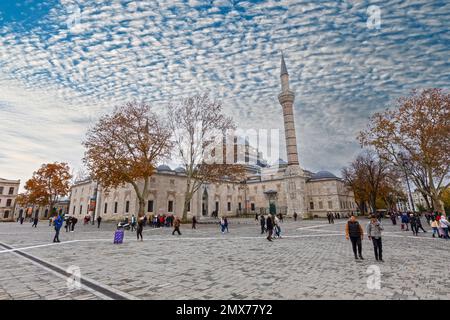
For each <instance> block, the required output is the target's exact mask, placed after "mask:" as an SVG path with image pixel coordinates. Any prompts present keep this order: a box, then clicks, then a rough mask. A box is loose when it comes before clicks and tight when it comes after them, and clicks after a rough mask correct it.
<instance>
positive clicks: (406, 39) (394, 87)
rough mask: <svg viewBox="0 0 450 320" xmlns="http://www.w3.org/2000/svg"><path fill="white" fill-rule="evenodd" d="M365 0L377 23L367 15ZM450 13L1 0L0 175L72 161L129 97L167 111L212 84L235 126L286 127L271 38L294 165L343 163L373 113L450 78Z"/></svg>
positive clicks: (443, 9)
mask: <svg viewBox="0 0 450 320" xmlns="http://www.w3.org/2000/svg"><path fill="white" fill-rule="evenodd" d="M371 5H377V6H379V8H380V9H381V26H380V28H379V29H373V28H372V29H370V28H368V27H367V24H366V22H367V19H368V14H367V9H368V7H369V6H371ZM449 16H450V3H449V2H448V1H426V0H422V1H419V0H415V1H407V2H406V1H320V2H317V1H309V2H308V1H287V0H286V1H284V0H281V1H276V0H271V1H256V0H252V1H250V0H247V1H234V0H233V1H229V0H218V1H200V0H189V1H187V0H186V1H180V0H177V1H173V0H171V1H128V0H127V1H125V0H109V1H105V0H77V1H75V0H61V1H56V0H46V1H37V0H36V1H33V0H22V1H19V0H18V1H2V2H1V4H0V129H1V131H2V139H1V140H0V141H1V142H0V176H2V177H6V178H21V179H26V178H28V177H29V175H30V174H31V173H32V171H33V170H34V169H35V168H37V166H39V165H40V164H41V163H42V162H46V161H55V160H58V161H68V162H69V163H70V164H71V165H72V166H74V167H77V166H79V165H80V159H81V157H82V154H83V149H82V147H81V144H80V142H81V140H82V139H83V136H84V133H85V131H86V129H87V127H88V126H89V125H90V124H92V123H93V122H94V121H95V120H96V119H97V117H98V116H99V115H101V114H103V113H105V112H109V111H111V110H112V108H113V107H114V106H115V105H118V104H121V103H124V102H126V101H128V100H134V99H138V100H146V101H148V102H150V103H152V104H153V105H154V106H155V108H156V109H157V110H158V112H161V113H164V106H165V105H166V103H167V102H168V101H169V100H171V99H177V98H180V97H184V96H187V95H190V94H193V93H196V92H200V91H203V90H210V91H211V92H212V93H213V95H216V96H217V97H218V98H220V99H222V101H223V102H224V105H225V107H226V112H227V113H228V114H230V115H232V116H233V117H234V118H235V120H236V122H237V123H238V125H239V126H240V127H241V128H256V129H258V128H279V129H283V124H282V116H281V108H280V106H279V104H278V101H277V94H278V91H279V61H280V51H281V50H283V51H284V53H285V55H286V61H287V65H288V71H289V73H290V76H291V86H292V88H293V89H294V91H295V92H296V101H295V113H296V125H297V135H298V142H299V151H300V161H301V164H302V166H303V167H305V168H307V169H309V170H320V169H328V170H330V171H333V172H334V173H337V174H339V170H340V168H341V167H342V166H344V165H346V164H347V163H348V161H349V160H350V159H351V158H352V157H353V156H354V155H355V154H356V153H357V152H359V146H358V145H357V143H356V141H355V135H356V133H357V132H358V131H359V130H360V129H361V128H362V127H364V125H365V123H366V121H367V118H368V116H369V115H370V114H371V113H373V112H375V111H379V110H382V109H384V108H385V107H386V106H387V105H388V104H389V103H390V102H392V101H393V100H394V99H395V98H397V97H399V96H401V95H406V94H408V93H409V91H410V90H411V89H413V88H421V87H442V88H448V87H449V83H450V63H449V54H448V53H449V52H450V33H449V30H450V22H449V21H450V19H448V17H449ZM281 138H283V132H281ZM280 147H281V148H282V149H281V150H282V151H281V152H282V154H284V149H283V142H282V140H281V145H280Z"/></svg>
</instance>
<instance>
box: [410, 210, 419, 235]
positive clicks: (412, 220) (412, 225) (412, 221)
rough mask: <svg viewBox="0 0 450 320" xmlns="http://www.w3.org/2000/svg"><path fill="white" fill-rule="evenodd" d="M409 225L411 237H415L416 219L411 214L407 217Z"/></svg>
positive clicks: (416, 231)
mask: <svg viewBox="0 0 450 320" xmlns="http://www.w3.org/2000/svg"><path fill="white" fill-rule="evenodd" d="M409 224H410V225H411V230H412V232H413V235H415V236H417V234H418V233H419V227H418V226H417V217H416V216H414V215H413V214H412V213H411V214H410V215H409Z"/></svg>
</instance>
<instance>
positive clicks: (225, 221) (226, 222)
mask: <svg viewBox="0 0 450 320" xmlns="http://www.w3.org/2000/svg"><path fill="white" fill-rule="evenodd" d="M223 226H224V230H227V233H229V232H230V230H228V219H227V217H225V218H223Z"/></svg>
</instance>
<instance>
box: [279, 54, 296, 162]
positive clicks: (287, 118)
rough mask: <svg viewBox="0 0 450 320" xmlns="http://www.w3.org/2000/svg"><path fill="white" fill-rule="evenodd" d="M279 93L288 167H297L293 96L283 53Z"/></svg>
mask: <svg viewBox="0 0 450 320" xmlns="http://www.w3.org/2000/svg"><path fill="white" fill-rule="evenodd" d="M280 78H281V92H280V94H279V95H278V101H279V102H280V104H281V106H282V108H283V120H284V133H285V138H286V152H287V158H288V167H289V166H298V165H299V162H298V152H297V137H296V135H295V122H294V111H293V104H294V99H295V94H294V92H293V91H291V90H290V89H289V74H288V72H287V68H286V62H285V61H284V55H283V52H282V53H281V72H280Z"/></svg>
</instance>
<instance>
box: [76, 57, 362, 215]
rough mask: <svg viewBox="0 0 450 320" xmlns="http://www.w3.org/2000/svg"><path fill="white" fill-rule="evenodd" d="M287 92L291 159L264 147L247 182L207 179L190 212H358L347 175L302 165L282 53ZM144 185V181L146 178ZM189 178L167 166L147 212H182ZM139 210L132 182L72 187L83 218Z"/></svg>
mask: <svg viewBox="0 0 450 320" xmlns="http://www.w3.org/2000/svg"><path fill="white" fill-rule="evenodd" d="M280 80H281V92H280V94H279V95H278V101H279V103H280V105H281V108H282V113H283V120H284V129H285V139H286V153H287V162H285V161H283V160H281V159H280V160H279V161H278V162H277V163H275V164H273V165H272V166H269V165H267V164H266V163H265V162H264V161H263V160H262V159H261V156H260V154H259V153H258V151H257V150H256V151H255V150H252V151H251V152H250V153H249V154H251V156H249V157H247V155H246V158H257V159H258V161H255V163H256V164H246V169H247V177H246V179H245V181H243V182H241V183H232V182H230V181H226V180H224V181H222V182H221V183H213V184H205V185H202V186H201V187H200V189H199V190H198V191H197V192H196V193H195V195H194V197H193V199H192V202H191V203H190V204H189V207H188V216H189V217H192V216H196V217H197V218H198V219H202V218H204V217H210V216H212V215H213V213H217V215H218V216H235V215H241V214H245V213H250V214H255V213H264V214H265V213H269V212H270V213H283V214H286V215H288V216H292V215H293V214H294V213H297V214H298V215H299V216H300V217H303V218H313V217H325V216H326V214H327V212H340V213H341V214H344V215H346V214H350V213H352V212H356V211H357V207H356V203H355V201H354V196H353V193H352V192H351V191H350V190H349V189H348V188H347V187H346V186H345V185H344V183H343V181H342V179H340V178H338V177H336V176H335V175H333V174H332V173H330V172H328V171H320V172H317V173H312V172H310V171H307V170H304V169H302V168H301V167H300V163H299V156H298V152H297V136H296V132H295V117H294V110H293V103H294V99H295V94H294V92H293V91H292V90H291V88H290V87H289V74H288V72H287V68H286V64H285V61H284V57H283V56H282V58H281V73H280ZM141 184H142V182H141ZM185 188H186V177H185V175H184V169H183V168H181V167H180V168H176V169H174V170H173V169H171V168H170V167H169V166H167V165H161V166H159V167H158V168H157V172H156V173H155V174H154V175H153V176H152V177H151V179H150V190H149V193H148V195H147V197H146V208H145V212H146V214H147V215H157V214H166V215H167V214H173V215H177V216H181V215H182V213H183V206H184V191H185ZM137 212H138V199H137V197H136V194H135V192H134V189H133V188H132V186H131V185H128V184H125V185H124V186H122V187H120V188H117V189H114V190H110V191H109V192H105V190H103V189H102V186H101V184H97V183H96V182H94V181H90V180H86V181H80V182H78V183H76V184H75V185H74V186H73V187H72V189H71V196H70V207H69V214H70V215H74V216H77V217H84V216H86V215H91V216H92V217H94V219H95V217H97V216H99V215H100V216H102V218H103V219H105V220H121V219H123V218H124V217H125V216H128V217H130V216H131V215H132V214H137Z"/></svg>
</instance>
